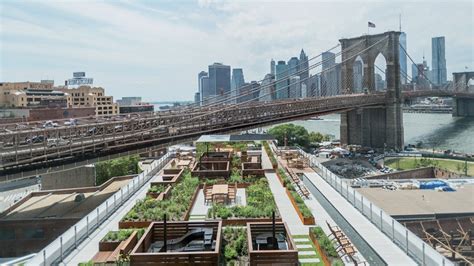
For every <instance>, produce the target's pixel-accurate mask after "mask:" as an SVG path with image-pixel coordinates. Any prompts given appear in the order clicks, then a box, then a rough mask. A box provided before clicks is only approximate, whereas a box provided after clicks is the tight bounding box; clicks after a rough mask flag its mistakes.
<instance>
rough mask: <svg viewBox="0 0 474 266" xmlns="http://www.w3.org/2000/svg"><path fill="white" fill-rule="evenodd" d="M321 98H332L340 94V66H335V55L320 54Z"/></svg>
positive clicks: (329, 53)
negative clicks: (321, 70)
mask: <svg viewBox="0 0 474 266" xmlns="http://www.w3.org/2000/svg"><path fill="white" fill-rule="evenodd" d="M322 61H323V62H322V69H323V72H322V73H321V96H332V95H338V94H339V93H340V89H339V87H340V83H341V77H340V76H341V65H338V66H336V55H335V54H334V53H331V52H324V53H323V54H322Z"/></svg>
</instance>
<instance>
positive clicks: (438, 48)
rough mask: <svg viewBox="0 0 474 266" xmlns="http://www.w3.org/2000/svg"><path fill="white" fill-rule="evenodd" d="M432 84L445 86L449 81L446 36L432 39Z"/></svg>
mask: <svg viewBox="0 0 474 266" xmlns="http://www.w3.org/2000/svg"><path fill="white" fill-rule="evenodd" d="M431 68H432V70H431V71H432V72H431V73H432V76H431V78H432V80H431V81H432V82H433V83H434V84H436V85H443V84H445V83H446V81H447V70H446V56H445V42H444V36H441V37H433V38H431Z"/></svg>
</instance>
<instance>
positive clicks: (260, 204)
mask: <svg viewBox="0 0 474 266" xmlns="http://www.w3.org/2000/svg"><path fill="white" fill-rule="evenodd" d="M246 192H247V206H233V207H227V206H225V205H222V204H218V205H214V206H212V208H211V209H210V210H209V212H208V217H214V216H215V217H217V218H222V219H227V218H231V217H247V218H261V217H266V218H269V217H271V216H272V212H273V211H274V210H276V205H275V200H274V199H273V194H272V192H271V190H270V187H269V186H268V181H267V179H266V178H264V177H263V178H259V179H258V180H257V181H256V182H255V183H253V184H252V185H250V186H248V187H247V189H246Z"/></svg>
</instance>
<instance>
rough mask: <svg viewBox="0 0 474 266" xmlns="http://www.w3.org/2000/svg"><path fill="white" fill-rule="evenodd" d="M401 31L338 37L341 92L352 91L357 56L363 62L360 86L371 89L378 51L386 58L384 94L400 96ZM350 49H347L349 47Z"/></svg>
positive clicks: (373, 84) (371, 90) (373, 82)
mask: <svg viewBox="0 0 474 266" xmlns="http://www.w3.org/2000/svg"><path fill="white" fill-rule="evenodd" d="M400 34H401V32H398V31H389V32H384V33H381V34H375V35H364V36H360V37H355V38H350V39H340V40H339V42H340V43H341V49H342V55H341V61H342V63H341V64H342V67H341V78H342V80H343V81H344V82H343V86H344V87H343V88H342V91H343V92H344V93H345V94H350V93H353V92H354V87H353V83H352V82H346V81H351V80H352V76H353V65H354V61H355V60H356V58H357V55H359V56H360V57H361V58H362V60H363V61H364V85H365V86H366V87H367V88H368V89H369V91H368V92H369V93H373V92H375V79H374V74H375V59H376V58H377V56H378V55H379V54H382V55H383V56H384V57H385V60H386V61H387V70H386V82H387V91H389V93H388V95H389V96H390V97H392V98H397V99H400V98H401V89H400V88H401V86H400V71H399V69H400V56H399V54H400V48H399V43H400V41H399V39H400ZM349 48H350V49H349Z"/></svg>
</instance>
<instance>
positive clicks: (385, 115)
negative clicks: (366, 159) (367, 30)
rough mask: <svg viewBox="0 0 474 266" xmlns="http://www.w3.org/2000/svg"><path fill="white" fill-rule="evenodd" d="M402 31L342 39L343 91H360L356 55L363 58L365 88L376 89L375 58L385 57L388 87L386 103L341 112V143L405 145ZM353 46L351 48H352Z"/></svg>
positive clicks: (392, 147)
mask: <svg viewBox="0 0 474 266" xmlns="http://www.w3.org/2000/svg"><path fill="white" fill-rule="evenodd" d="M400 34H401V32H396V31H390V32H385V33H381V34H376V35H365V36H360V37H356V38H351V39H341V40H339V42H340V43H341V46H342V47H341V48H342V59H341V60H342V63H341V64H342V67H341V69H342V70H341V79H342V81H343V82H342V86H343V87H342V88H341V89H342V91H343V93H344V94H352V93H356V92H355V90H354V82H353V75H354V74H353V72H354V71H353V66H354V62H355V60H356V58H357V57H356V55H357V54H359V56H360V59H362V61H363V78H362V81H363V92H364V93H366V94H375V93H382V92H377V91H376V86H375V77H374V74H375V59H376V58H377V56H378V55H379V54H382V55H383V56H384V57H385V60H386V62H387V66H386V69H385V76H386V83H387V86H386V87H387V88H386V91H385V95H386V101H385V105H383V106H377V107H370V108H368V107H367V108H364V107H360V108H357V109H354V110H350V111H347V112H344V113H342V114H341V128H340V133H341V143H343V144H357V145H362V146H364V147H373V148H384V147H386V148H391V149H399V150H400V149H403V117H402V115H403V113H402V108H401V103H402V91H401V81H400V61H399V60H400V57H399V53H400V48H399V37H400ZM349 47H351V48H350V49H348V48H349Z"/></svg>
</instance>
